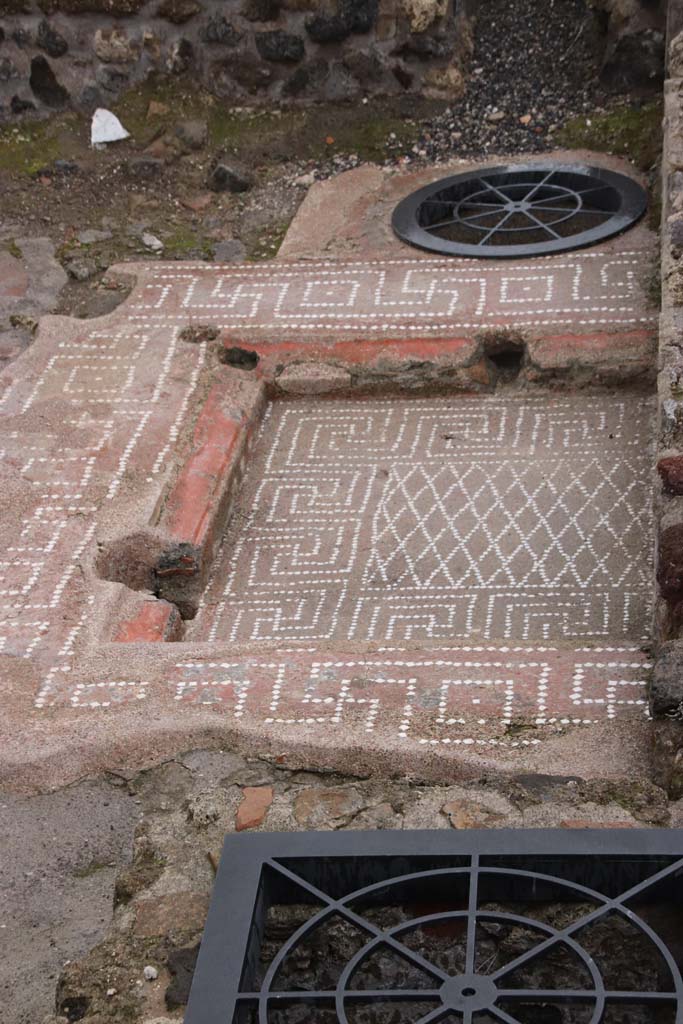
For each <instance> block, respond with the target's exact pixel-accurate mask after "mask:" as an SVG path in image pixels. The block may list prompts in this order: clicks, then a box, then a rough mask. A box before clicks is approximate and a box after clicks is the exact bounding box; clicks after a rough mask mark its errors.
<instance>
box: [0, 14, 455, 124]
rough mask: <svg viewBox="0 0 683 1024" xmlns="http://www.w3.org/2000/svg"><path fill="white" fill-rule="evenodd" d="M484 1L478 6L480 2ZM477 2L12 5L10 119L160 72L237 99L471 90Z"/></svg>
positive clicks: (97, 98)
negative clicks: (467, 77) (467, 83)
mask: <svg viewBox="0 0 683 1024" xmlns="http://www.w3.org/2000/svg"><path fill="white" fill-rule="evenodd" d="M469 3H470V4H471V3H472V0H469ZM467 6H468V4H467V3H466V0H328V2H327V3H322V4H321V3H317V2H315V0H0V118H4V119H8V118H11V117H15V116H17V115H21V114H23V113H26V112H30V111H32V110H37V111H39V112H46V111H49V110H51V109H59V108H62V107H66V106H74V107H76V108H79V109H84V110H91V109H93V108H95V107H96V106H102V105H103V106H106V105H107V103H111V102H112V101H113V100H114V99H115V98H116V97H117V96H118V95H120V94H121V93H122V92H123V91H125V90H126V89H127V88H129V87H130V86H133V85H135V84H136V83H139V82H141V81H143V80H144V79H145V78H146V77H147V76H148V75H149V74H150V73H151V72H154V71H158V72H163V73H165V74H172V75H180V74H187V75H189V76H191V77H192V78H193V79H195V80H196V81H198V82H201V83H202V84H203V85H204V86H207V87H208V88H210V89H211V90H212V91H213V92H214V93H216V94H217V95H219V96H221V97H225V98H226V99H229V100H233V101H236V102H245V103H249V104H251V103H258V102H259V101H261V102H263V101H268V102H273V101H276V102H277V101H285V102H293V101H297V100H311V99H316V100H327V101H334V100H353V99H355V98H358V99H360V98H362V97H363V96H365V95H390V94H393V93H401V92H406V91H415V92H419V93H421V94H423V95H425V94H426V95H428V96H429V95H433V96H435V97H444V98H446V99H457V98H458V97H459V95H460V94H461V93H462V91H463V88H464V84H463V74H462V68H463V66H464V63H465V60H466V57H467V55H468V53H469V52H470V50H471V24H470V20H469V18H468V13H467Z"/></svg>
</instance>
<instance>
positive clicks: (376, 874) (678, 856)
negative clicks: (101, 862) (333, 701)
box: [185, 830, 683, 1024]
mask: <svg viewBox="0 0 683 1024" xmlns="http://www.w3.org/2000/svg"><path fill="white" fill-rule="evenodd" d="M682 904H683V831H680V830H669V831H666V830H661V831H660V830H647V831H645V830H644V831H639V830H633V831H630V830H629V831H621V830H614V831H612V830H599V831H582V832H573V833H567V832H564V831H562V830H540V831H537V830H526V831H511V830H500V831H488V832H484V831H468V832H462V833H458V832H450V831H448V832H446V831H444V832H390V831H380V832H345V833H336V832H333V833H295V834H279V833H272V834H258V835H248V836H229V837H227V838H226V841H225V846H224V850H223V857H222V859H221V864H220V869H219V872H218V877H217V879H216V885H215V890H214V894H213V899H212V903H211V908H210V911H209V917H208V920H207V924H206V929H205V932H204V938H203V941H202V946H201V951H200V955H199V960H198V964H197V970H196V972H195V977H194V982H193V986H192V992H191V996H190V1003H189V1007H188V1011H187V1015H186V1017H185V1024H304V1022H306V1024H456V1022H457V1024H460V1022H464V1024H473V1022H476V1024H498V1022H502V1024H599V1022H600V1024H603V1022H604V1024H677V1022H679V1021H681V1020H682V1019H683V1002H682V997H683V979H682V977H681V967H682V966H683V914H682Z"/></svg>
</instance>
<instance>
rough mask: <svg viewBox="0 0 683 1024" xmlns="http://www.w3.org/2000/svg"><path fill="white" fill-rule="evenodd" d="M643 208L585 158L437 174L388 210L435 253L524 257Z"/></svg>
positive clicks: (608, 227)
mask: <svg viewBox="0 0 683 1024" xmlns="http://www.w3.org/2000/svg"><path fill="white" fill-rule="evenodd" d="M646 209H647V194H646V192H645V190H644V189H643V188H642V187H641V186H640V185H639V184H638V183H637V182H636V181H633V180H632V179H631V178H627V177H626V176H625V175H623V174H617V173H616V172H615V171H609V170H606V169H605V168H602V167H590V166H587V165H585V164H551V163H543V164H540V163H539V164H535V163H529V164H506V165H503V166H499V167H482V168H480V169H479V170H476V171H470V172H468V173H467V174H457V175H454V176H453V177H450V178H442V179H441V180H440V181H435V182H433V183H432V184H431V185H427V186H425V187H424V188H421V189H419V190H418V191H417V192H413V193H412V194H411V195H409V196H407V198H406V199H404V200H402V202H400V203H399V205H398V206H397V207H396V209H395V210H394V214H393V219H392V226H393V229H394V231H395V233H396V234H397V235H398V237H399V238H400V239H402V240H403V241H404V242H408V244H409V245H414V246H416V247H417V248H419V249H426V250H428V251H429V252H435V253H439V254H440V255H443V256H464V257H475V258H477V259H514V258H520V259H527V258H529V257H533V256H548V255H552V254H554V253H559V252H568V251H571V250H574V249H582V248H585V247H587V246H590V245H595V244H596V243H597V242H601V241H604V240H605V239H607V238H611V237H613V236H614V235H618V234H620V233H621V232H623V231H626V230H627V229H628V228H630V227H632V226H633V225H634V224H635V223H636V222H637V221H638V220H639V219H640V218H641V217H642V216H643V214H644V213H645V210H646Z"/></svg>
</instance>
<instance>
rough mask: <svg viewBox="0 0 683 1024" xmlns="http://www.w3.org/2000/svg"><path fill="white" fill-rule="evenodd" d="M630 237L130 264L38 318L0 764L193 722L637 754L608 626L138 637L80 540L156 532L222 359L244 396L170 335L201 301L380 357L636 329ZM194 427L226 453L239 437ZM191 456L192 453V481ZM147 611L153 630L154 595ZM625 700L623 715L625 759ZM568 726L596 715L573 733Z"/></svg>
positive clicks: (228, 327) (146, 738) (18, 462)
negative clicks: (449, 255)
mask: <svg viewBox="0 0 683 1024" xmlns="http://www.w3.org/2000/svg"><path fill="white" fill-rule="evenodd" d="M646 255H647V250H645V249H630V248H628V245H626V244H625V245H624V248H623V250H620V252H619V256H618V258H617V257H615V256H614V254H613V253H612V252H609V253H602V252H600V251H596V252H592V253H584V254H577V255H573V256H571V257H570V258H569V257H563V258H561V259H557V260H544V261H540V262H538V263H534V264H529V265H528V266H521V265H520V266H515V265H509V264H505V265H504V266H498V267H490V266H487V267H482V266H481V265H476V266H475V265H471V264H462V263H453V262H450V263H443V262H439V261H434V262H433V263H432V261H424V260H419V261H412V260H411V259H410V258H403V259H401V260H397V261H396V260H389V261H386V263H384V264H383V263H377V262H375V263H370V264H368V263H367V262H361V263H360V264H348V265H345V266H344V267H343V268H340V267H339V266H335V267H333V268H331V267H329V266H327V265H324V264H317V265H313V266H311V265H291V266H286V265H284V264H277V265H272V266H269V267H265V266H258V267H253V266H245V267H236V268H234V267H222V266H208V265H204V264H176V263H174V264H145V265H140V266H133V267H132V268H127V269H128V270H129V271H131V270H132V271H133V272H134V273H136V274H137V275H138V284H137V287H136V288H135V290H134V292H133V293H132V295H131V296H130V298H129V299H128V300H127V301H126V303H125V304H124V305H122V306H121V307H120V308H119V309H118V310H117V311H116V312H115V313H113V314H111V315H110V316H107V317H103V318H101V319H98V320H94V321H89V322H88V321H73V320H67V319H64V318H58V317H46V318H45V319H44V320H43V321H42V323H41V326H40V330H39V334H38V337H37V339H36V341H35V343H34V344H33V345H32V347H31V348H30V349H29V350H28V351H27V353H26V354H25V355H24V356H22V357H20V358H19V359H18V360H16V362H14V363H13V364H12V365H11V367H10V368H9V369H8V370H7V371H6V372H5V373H4V374H3V376H2V378H1V383H2V388H3V392H2V398H1V399H0V415H1V416H2V420H3V426H2V461H1V463H0V474H1V480H0V518H1V521H2V526H3V537H4V538H5V546H4V550H3V553H2V559H1V560H0V602H1V604H0V615H1V617H2V618H1V624H0V672H1V680H2V682H1V687H2V691H1V692H2V698H3V716H2V736H1V737H0V774H1V775H3V776H4V778H5V779H6V780H8V781H10V782H11V783H12V784H13V785H16V786H19V787H30V786H33V785H35V786H49V785H52V784H57V782H58V781H64V780H66V779H72V778H75V777H77V776H78V775H80V774H82V773H83V772H84V771H86V770H90V769H94V768H96V767H103V766H109V767H113V766H116V767H122V766H124V767H125V766H126V765H131V764H139V763H143V762H144V761H145V760H146V759H153V758H157V757H160V756H163V755H164V754H166V753H168V752H169V751H170V750H174V749H182V748H184V747H186V746H188V745H190V744H191V743H192V742H197V741H199V740H201V739H212V740H213V741H217V742H235V743H240V742H241V743H244V744H245V745H248V746H249V749H251V750H253V749H254V748H255V747H256V748H258V749H262V750H263V751H264V752H269V753H271V754H272V755H273V756H277V757H284V756H287V757H288V758H289V759H290V760H292V759H294V760H295V759H296V757H297V756H299V755H298V754H297V752H299V754H300V755H301V757H302V758H304V759H307V760H308V762H311V763H312V762H315V763H318V764H320V765H331V766H337V767H339V768H344V767H346V768H347V769H349V768H350V769H353V768H354V767H356V766H360V765H365V766H366V767H367V768H368V770H371V769H372V766H373V765H377V764H379V763H380V762H381V761H382V760H383V759H384V762H385V763H386V764H390V765H393V766H394V767H395V768H396V770H399V771H409V770H415V771H421V772H425V773H429V772H431V773H432V774H439V773H442V774H443V773H444V772H448V771H454V772H455V771H462V770H469V771H480V770H482V768H486V767H487V766H488V767H491V766H498V767H502V768H503V769H504V770H508V771H521V770H529V769H531V768H540V769H542V770H547V771H558V772H567V771H577V772H578V771H580V770H581V769H582V767H584V768H586V770H590V771H591V772H593V774H603V775H609V774H612V773H615V772H616V773H622V772H623V771H624V770H627V769H628V766H629V765H630V766H633V765H635V764H636V763H637V762H638V761H639V760H640V759H641V758H642V757H643V756H644V755H643V749H644V744H645V742H646V726H647V721H646V708H645V701H644V686H645V679H646V671H647V667H648V662H647V658H646V657H645V655H644V654H643V653H642V652H641V651H640V650H639V647H638V644H637V643H634V642H625V641H624V640H623V638H622V637H619V638H618V639H617V640H616V641H615V642H611V641H610V639H609V638H608V639H607V642H604V641H603V642H601V643H599V644H597V645H596V646H591V645H590V644H588V645H586V644H581V643H578V644H577V643H572V642H569V643H568V642H566V641H564V640H562V641H560V642H553V641H552V640H549V641H548V642H544V643H542V644H538V643H536V644H534V643H530V644H525V643H519V642H516V640H515V639H514V638H513V639H512V640H511V641H510V642H509V643H483V644H467V643H464V644H450V643H446V642H443V641H439V642H438V643H435V644H433V645H431V646H430V647H429V649H428V650H427V649H425V650H423V649H417V650H413V649H411V648H410V646H409V645H403V646H398V647H391V648H382V649H377V648H376V647H373V644H372V643H368V642H366V641H363V642H359V643H355V644H354V643H351V644H349V643H344V644H339V645H337V646H335V645H327V646H326V647H325V648H324V649H319V648H316V646H315V645H312V646H311V647H310V648H304V649H300V648H298V649H296V650H292V649H289V650H288V649H286V648H284V647H277V646H276V647H275V648H274V649H273V648H272V646H271V647H268V648H264V649H262V650H260V649H255V648H254V646H253V645H249V644H246V645H244V644H243V645H241V646H240V645H239V644H228V643H225V642H224V641H221V642H207V641H206V640H200V641H188V640H185V641H182V640H181V641H180V642H175V643H163V642H156V643H154V642H151V641H152V640H153V639H154V636H153V637H151V638H150V642H145V641H142V640H137V641H135V642H126V637H130V636H132V637H137V636H140V633H139V632H137V631H136V630H137V626H129V627H127V628H128V630H129V631H128V632H127V633H125V632H124V634H123V637H122V636H121V633H120V630H121V626H122V623H125V622H126V621H129V614H128V613H129V612H130V604H131V601H132V600H133V598H134V597H136V598H137V597H139V596H140V595H132V594H131V591H130V590H129V589H128V588H127V587H126V586H124V584H123V583H120V582H110V581H107V580H103V579H101V578H99V577H98V575H97V572H96V571H95V563H96V558H97V555H98V551H99V550H100V545H103V544H107V543H110V542H111V541H112V539H116V538H117V537H119V538H120V537H125V536H126V535H128V534H130V533H135V532H136V531H140V533H141V536H142V541H141V544H142V545H143V546H144V545H146V544H148V540H147V538H148V537H149V538H152V540H154V539H155V538H156V539H158V540H159V543H160V544H162V546H163V543H167V542H168V540H169V536H168V535H165V534H164V530H167V529H168V521H167V520H165V519H164V516H163V510H164V508H165V502H166V500H167V496H168V495H169V493H170V494H175V495H177V494H178V493H179V491H178V489H177V488H176V490H173V487H174V483H175V482H176V481H181V482H182V480H183V479H186V478H184V477H183V466H184V465H185V466H188V465H190V463H189V462H187V461H186V460H187V457H188V453H189V452H190V451H191V450H193V445H196V444H200V447H201V438H200V440H199V441H197V438H196V436H194V435H193V429H194V423H195V420H196V418H197V415H198V411H199V409H200V407H201V406H202V403H204V401H205V397H206V395H207V393H208V392H209V389H210V385H211V384H212V383H215V381H216V380H217V379H219V380H220V381H222V382H223V383H222V385H221V386H222V387H224V393H225V394H224V398H223V400H222V401H223V405H222V406H221V411H220V416H224V417H225V422H230V423H233V422H238V423H239V422H242V421H244V420H245V419H246V412H245V410H246V408H247V406H248V404H249V402H252V404H253V390H254V388H256V387H259V386H260V385H258V384H257V383H256V382H255V379H254V375H251V376H250V374H249V372H248V371H244V370H230V369H227V368H226V367H218V364H217V362H216V354H215V351H210V349H209V346H208V345H207V343H202V344H191V343H188V342H185V341H182V340H181V339H180V337H179V334H180V331H181V329H182V328H183V327H185V326H187V325H188V324H191V323H194V324H196V323H206V322H210V323H215V324H217V325H218V326H219V327H220V329H221V332H222V338H221V341H222V343H224V344H229V343H230V342H231V340H233V341H234V340H238V341H245V342H246V340H256V339H259V341H260V343H261V344H263V345H264V346H268V345H270V344H273V345H277V344H278V343H279V341H282V340H283V339H285V340H287V339H289V340H290V341H291V342H292V344H294V342H298V344H299V345H300V346H301V352H302V353H304V352H305V351H306V345H307V344H308V339H309V338H315V337H319V335H320V334H321V333H323V334H324V336H325V337H326V338H327V337H328V336H332V337H340V338H342V339H347V340H349V341H352V340H353V339H358V341H359V344H364V343H365V342H366V341H371V342H372V346H373V351H374V352H375V353H379V354H380V356H381V353H382V344H383V337H384V336H385V334H386V332H388V331H390V333H391V337H392V338H395V337H397V336H399V337H400V336H404V337H408V338H410V337H413V336H414V334H416V333H417V334H419V335H420V336H421V337H424V336H429V334H430V332H431V333H433V334H434V335H435V336H437V337H438V338H444V339H445V343H447V342H448V340H449V338H452V337H458V336H459V335H460V334H461V333H462V332H463V331H464V332H476V331H477V330H479V329H480V328H481V327H487V326H496V325H500V324H503V323H505V324H508V325H510V326H517V327H520V328H521V327H524V328H525V329H526V328H527V327H528V328H529V329H530V330H533V331H540V332H541V334H542V333H543V332H544V331H546V329H547V330H548V332H550V333H551V334H552V333H566V332H567V331H570V333H571V331H574V330H575V331H577V332H580V333H583V334H585V335H586V337H588V336H589V335H590V332H591V330H593V329H594V328H595V327H596V326H598V327H600V329H604V330H606V331H612V330H614V331H617V332H618V331H620V330H627V331H631V330H632V329H633V328H635V327H639V328H643V327H645V328H647V329H648V330H651V329H653V327H654V315H653V314H652V313H651V312H650V311H649V310H648V308H647V306H646V304H645V301H644V298H643V295H642V291H641V289H640V286H639V285H638V280H639V275H638V269H639V267H640V266H641V264H642V261H643V260H644V259H645V258H646ZM558 326H559V327H560V330H559V331H558ZM359 358H360V357H359ZM363 358H367V356H364V357H363ZM250 389H251V390H250ZM247 393H249V394H250V395H251V397H250V398H249V402H248V401H247V397H246V396H247ZM454 401H457V398H455V399H454ZM226 410H227V412H226ZM193 436H194V440H193ZM209 436H210V440H211V444H212V445H213V448H214V449H215V452H216V453H217V457H219V458H220V459H223V458H224V453H225V451H227V450H228V449H230V450H231V451H232V450H233V444H232V440H230V441H229V443H228V441H225V443H223V441H220V439H218V440H216V438H215V437H214V436H213V435H211V432H209ZM224 440H225V439H224ZM202 457H203V456H202V451H201V450H200V451H199V454H197V452H196V451H195V461H194V462H193V463H191V465H193V466H194V467H195V470H196V472H195V478H193V481H192V483H193V486H192V488H190V491H189V492H188V493H191V494H192V495H194V496H196V494H197V493H198V492H197V490H196V487H199V486H200V483H201V482H200V481H199V476H201V474H200V473H199V471H198V470H197V469H196V467H198V466H199V465H200V461H201V458H202ZM210 465H211V467H213V466H214V465H215V462H210ZM211 472H213V469H211ZM212 486H213V485H212ZM200 489H201V488H200ZM206 500H209V499H208V498H207V499H206ZM211 500H213V499H211ZM181 511H182V510H181ZM186 511H187V510H186ZM178 514H179V515H180V513H178ZM181 518H182V517H181ZM206 532H207V533H210V532H211V531H206ZM171 534H172V531H171ZM171 539H172V536H171ZM149 543H151V541H150V542H149ZM145 614H147V615H148V617H149V619H150V621H152V620H153V625H154V629H155V630H156V633H158V634H159V636H161V635H162V634H163V628H162V627H161V626H160V625H159V623H160V622H161V621H162V619H164V615H163V614H160V615H159V616H155V615H154V614H153V613H151V612H149V609H148V610H147V612H146V613H145ZM117 634H118V639H117V640H116V641H115V640H114V638H115V637H116V636H117ZM521 722H523V723H524V724H523V725H520V723H521ZM620 723H623V724H624V725H628V726H629V730H630V731H628V733H627V734H626V735H627V742H626V743H625V744H622V746H621V748H620V749H621V756H620V759H619V758H615V756H614V741H613V738H614V737H616V736H619V735H622V733H623V729H622V727H621V724H620ZM575 726H577V727H578V726H588V727H589V728H590V729H592V730H593V732H592V733H590V732H588V733H586V735H593V736H594V737H597V736H601V735H602V734H603V732H604V730H606V729H607V730H609V731H608V732H607V733H605V738H604V740H603V741H601V743H600V744H599V747H598V748H597V749H595V750H594V751H593V752H592V753H590V754H588V753H587V752H586V750H585V749H584V748H583V746H582V743H583V741H582V740H580V739H577V735H578V733H581V734H582V735H583V733H582V729H581V728H578V729H577V728H575ZM593 746H595V744H593ZM449 766H450V767H449Z"/></svg>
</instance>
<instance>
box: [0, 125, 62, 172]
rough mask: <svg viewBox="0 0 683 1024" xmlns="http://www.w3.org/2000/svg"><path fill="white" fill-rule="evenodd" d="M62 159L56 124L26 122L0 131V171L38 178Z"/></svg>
mask: <svg viewBox="0 0 683 1024" xmlns="http://www.w3.org/2000/svg"><path fill="white" fill-rule="evenodd" d="M60 155H61V152H60V142H59V139H58V137H57V134H56V132H55V130H54V122H52V123H49V122H40V123H38V122H27V123H26V124H22V126H21V128H11V127H5V128H2V129H0V171H9V172H10V173H14V174H29V175H31V174H35V173H36V172H37V171H39V170H42V168H43V167H47V166H48V165H49V164H50V163H52V161H53V160H56V159H57V158H58V157H59V156H60Z"/></svg>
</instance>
